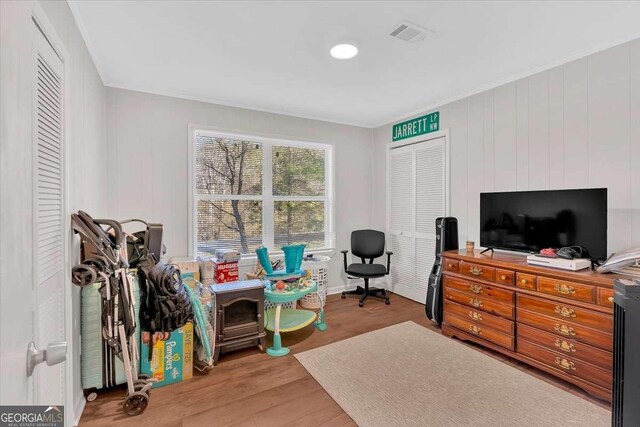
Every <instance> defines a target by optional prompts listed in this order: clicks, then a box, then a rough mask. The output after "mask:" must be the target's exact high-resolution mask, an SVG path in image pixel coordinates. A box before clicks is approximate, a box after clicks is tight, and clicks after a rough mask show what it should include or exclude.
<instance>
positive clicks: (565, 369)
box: [442, 250, 621, 401]
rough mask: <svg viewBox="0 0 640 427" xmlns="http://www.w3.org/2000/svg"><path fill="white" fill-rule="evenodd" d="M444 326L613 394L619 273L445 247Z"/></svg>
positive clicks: (595, 391)
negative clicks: (554, 266)
mask: <svg viewBox="0 0 640 427" xmlns="http://www.w3.org/2000/svg"><path fill="white" fill-rule="evenodd" d="M443 257H444V258H443V269H444V280H443V286H444V292H443V296H444V319H443V324H442V332H443V334H444V335H446V336H449V337H457V338H459V339H462V340H468V341H473V342H475V343H478V344H481V345H483V346H485V347H488V348H491V349H493V350H496V351H499V352H501V353H504V354H507V355H509V356H511V357H513V358H515V359H517V360H520V361H522V362H525V363H527V364H529V365H531V366H535V367H536V368H539V369H541V370H543V371H546V372H548V373H550V374H553V375H555V376H558V377H560V378H562V379H564V380H566V381H568V382H570V383H573V384H575V385H577V386H578V387H580V388H582V389H584V390H585V391H587V392H588V393H590V394H591V395H593V396H595V397H597V398H599V399H603V400H608V401H611V382H612V350H613V336H612V331H613V280H614V279H616V278H619V277H621V276H618V275H612V274H607V275H602V274H598V273H595V272H592V271H590V270H584V271H581V272H571V271H564V270H556V269H551V268H545V267H536V266H532V265H528V264H527V262H526V257H524V256H518V255H509V254H503V253H495V254H491V253H487V254H484V255H481V254H480V251H475V252H474V253H467V252H466V250H460V251H448V252H445V253H444V254H443Z"/></svg>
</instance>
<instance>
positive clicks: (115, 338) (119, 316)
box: [71, 211, 155, 416]
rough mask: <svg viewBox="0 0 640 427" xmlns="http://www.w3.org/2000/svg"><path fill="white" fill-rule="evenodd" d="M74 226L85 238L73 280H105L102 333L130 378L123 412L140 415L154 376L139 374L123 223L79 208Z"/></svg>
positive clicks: (85, 282)
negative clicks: (93, 215) (95, 215)
mask: <svg viewBox="0 0 640 427" xmlns="http://www.w3.org/2000/svg"><path fill="white" fill-rule="evenodd" d="M71 227H72V229H73V231H74V232H76V233H78V234H79V235H80V236H81V238H82V253H83V256H82V258H83V259H82V262H81V263H80V264H78V265H76V266H74V267H73V269H72V281H73V283H74V284H75V285H77V286H81V287H82V286H88V285H90V284H92V283H94V282H100V283H102V285H101V287H100V293H101V296H102V299H103V307H104V310H103V313H102V325H103V329H102V336H103V339H104V340H105V342H106V343H107V344H108V345H109V346H110V347H111V348H113V349H114V351H115V353H116V354H117V356H118V358H120V359H121V360H122V362H123V365H124V371H125V376H126V378H127V396H126V398H125V401H124V403H123V409H124V412H125V413H126V414H128V415H132V416H133V415H139V414H141V413H142V412H144V410H145V408H146V407H147V405H148V404H149V393H150V388H151V386H152V385H153V383H154V382H155V379H152V378H150V377H149V376H146V375H138V360H139V354H138V345H137V342H136V339H135V335H134V333H135V330H136V317H135V314H134V297H133V290H132V286H131V283H130V281H129V275H128V268H129V263H128V256H127V241H126V238H125V234H124V233H123V231H122V225H121V224H120V223H119V222H117V221H113V220H106V219H93V218H92V217H91V216H90V215H89V214H87V213H86V212H83V211H78V213H77V214H72V215H71Z"/></svg>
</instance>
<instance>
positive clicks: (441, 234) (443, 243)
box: [425, 217, 458, 326]
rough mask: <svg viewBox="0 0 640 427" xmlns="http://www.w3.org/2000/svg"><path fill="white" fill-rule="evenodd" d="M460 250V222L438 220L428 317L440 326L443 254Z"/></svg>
mask: <svg viewBox="0 0 640 427" xmlns="http://www.w3.org/2000/svg"><path fill="white" fill-rule="evenodd" d="M455 249H458V220H457V219H456V218H453V217H443V218H437V219H436V261H435V263H434V264H433V269H432V270H431V274H430V275H429V286H428V287H427V302H426V305H425V312H426V313H427V317H428V318H429V319H430V320H431V321H433V322H434V323H436V324H437V325H438V326H440V324H442V252H444V251H449V250H455Z"/></svg>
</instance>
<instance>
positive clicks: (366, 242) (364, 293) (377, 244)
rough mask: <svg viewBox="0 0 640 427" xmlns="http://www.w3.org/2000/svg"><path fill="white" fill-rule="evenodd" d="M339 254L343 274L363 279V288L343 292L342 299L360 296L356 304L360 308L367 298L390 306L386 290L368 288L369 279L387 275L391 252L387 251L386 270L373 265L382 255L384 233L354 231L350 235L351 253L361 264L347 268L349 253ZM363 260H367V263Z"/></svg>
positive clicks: (380, 265)
mask: <svg viewBox="0 0 640 427" xmlns="http://www.w3.org/2000/svg"><path fill="white" fill-rule="evenodd" d="M341 252H342V254H343V256H344V271H345V273H347V275H348V276H352V277H359V278H362V279H364V288H363V287H362V286H358V287H357V289H356V290H354V291H344V292H343V293H342V299H345V298H346V297H347V295H361V297H360V302H359V303H358V305H359V306H360V307H363V306H364V300H366V299H367V297H374V298H380V299H383V300H384V302H385V304H387V305H389V304H391V301H389V297H387V291H386V290H384V289H379V288H370V287H369V279H374V278H376V277H384V276H386V275H387V274H389V267H390V265H391V255H392V254H393V252H389V251H387V268H385V267H384V265H382V264H374V263H373V260H374V259H375V258H378V257H381V256H382V254H383V253H384V233H383V232H381V231H376V230H356V231H354V232H352V233H351V253H353V254H354V255H355V256H357V257H359V258H360V259H361V260H362V262H361V263H354V264H350V265H349V266H347V252H349V251H346V250H344V251H341ZM365 259H368V260H369V262H368V263H367V262H366V261H365Z"/></svg>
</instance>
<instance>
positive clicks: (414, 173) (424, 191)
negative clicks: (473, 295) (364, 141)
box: [387, 137, 447, 304]
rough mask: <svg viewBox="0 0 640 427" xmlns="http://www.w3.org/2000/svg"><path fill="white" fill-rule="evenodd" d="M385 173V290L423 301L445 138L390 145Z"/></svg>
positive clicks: (440, 211)
mask: <svg viewBox="0 0 640 427" xmlns="http://www.w3.org/2000/svg"><path fill="white" fill-rule="evenodd" d="M388 173H389V181H388V182H389V197H388V199H387V200H388V203H389V206H388V209H387V212H388V224H389V226H388V230H387V231H388V233H387V234H388V236H389V238H390V250H392V251H393V252H394V255H393V257H392V267H391V275H390V276H391V278H390V281H391V283H390V289H391V290H393V291H394V292H395V293H397V294H399V295H402V296H405V297H407V298H411V299H413V300H415V301H418V302H421V303H423V304H424V303H425V301H426V297H427V286H428V282H429V273H430V272H431V267H432V266H433V263H434V261H435V247H436V245H435V244H436V235H435V219H436V218H438V217H441V216H444V215H445V212H446V189H447V181H446V149H445V138H444V137H443V138H438V139H433V140H429V141H424V142H420V143H416V144H411V145H405V146H402V147H398V148H393V147H392V148H391V149H390V151H389V157H388Z"/></svg>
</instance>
